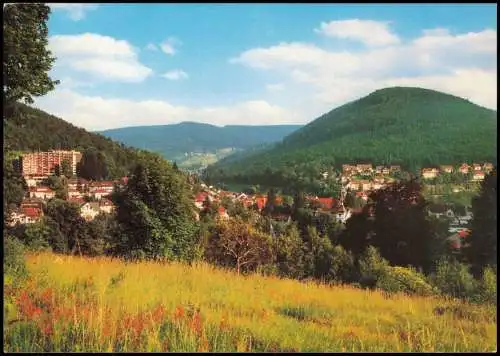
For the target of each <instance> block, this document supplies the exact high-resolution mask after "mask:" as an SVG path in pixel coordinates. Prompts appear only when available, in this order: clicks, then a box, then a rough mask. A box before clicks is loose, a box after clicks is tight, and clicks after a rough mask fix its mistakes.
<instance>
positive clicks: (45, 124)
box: [3, 103, 138, 178]
mask: <svg viewBox="0 0 500 356" xmlns="http://www.w3.org/2000/svg"><path fill="white" fill-rule="evenodd" d="M3 128H4V151H37V150H40V151H47V150H50V149H68V150H69V149H75V150H78V151H84V150H85V149H88V148H91V147H94V148H95V149H97V150H98V151H100V152H102V153H103V154H104V156H105V157H106V163H107V168H108V171H109V174H110V178H118V177H123V176H124V175H125V174H127V172H128V169H129V168H130V167H131V166H132V165H133V164H134V163H135V161H136V157H137V152H138V150H136V149H133V148H130V147H126V146H125V145H123V144H119V143H117V142H114V141H112V140H111V139H109V138H106V137H104V136H102V135H99V134H95V133H91V132H88V131H86V130H84V129H82V128H78V127H76V126H74V125H71V124H70V123H68V122H66V121H64V120H62V119H60V118H58V117H55V116H53V115H50V114H48V113H46V112H44V111H42V110H38V109H35V108H32V107H30V106H27V105H24V104H21V103H16V104H15V109H14V110H9V112H7V113H6V114H5V117H4V122H3Z"/></svg>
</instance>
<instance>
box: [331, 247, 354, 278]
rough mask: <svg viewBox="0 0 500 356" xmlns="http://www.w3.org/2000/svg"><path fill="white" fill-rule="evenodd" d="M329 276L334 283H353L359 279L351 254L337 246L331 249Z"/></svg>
mask: <svg viewBox="0 0 500 356" xmlns="http://www.w3.org/2000/svg"><path fill="white" fill-rule="evenodd" d="M330 274H331V275H332V276H333V281H335V282H347V283H348V282H353V281H357V280H358V279H359V276H357V271H356V268H355V266H354V257H353V256H352V253H351V252H349V251H346V250H345V249H344V248H343V247H342V246H340V245H337V246H334V247H333V249H332V257H331V267H330Z"/></svg>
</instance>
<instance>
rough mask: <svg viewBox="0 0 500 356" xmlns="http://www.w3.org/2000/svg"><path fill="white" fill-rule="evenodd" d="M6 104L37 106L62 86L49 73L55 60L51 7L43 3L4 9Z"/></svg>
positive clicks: (4, 92) (6, 6) (7, 6)
mask: <svg viewBox="0 0 500 356" xmlns="http://www.w3.org/2000/svg"><path fill="white" fill-rule="evenodd" d="M3 13H4V14H3V18H4V23H3V50H2V52H3V94H4V104H11V103H13V102H15V101H17V100H24V101H25V102H26V103H33V96H41V95H45V94H46V93H48V92H49V91H51V90H53V89H54V87H55V85H56V84H58V83H59V81H57V80H52V79H51V78H50V77H49V75H48V72H49V71H50V69H51V68H52V64H53V63H54V61H55V57H53V56H52V53H51V52H50V50H49V49H48V48H47V45H48V38H47V37H48V28H47V21H48V19H49V15H50V7H49V6H47V5H46V4H40V3H33V4H32V3H19V4H8V5H4V8H3Z"/></svg>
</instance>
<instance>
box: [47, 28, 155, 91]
mask: <svg viewBox="0 0 500 356" xmlns="http://www.w3.org/2000/svg"><path fill="white" fill-rule="evenodd" d="M49 48H50V49H51V50H52V52H53V53H54V54H55V55H56V57H57V61H56V64H55V66H56V67H58V68H69V69H70V70H74V71H78V72H83V73H87V74H91V75H93V77H94V78H95V79H99V80H117V81H124V82H140V81H142V80H144V79H145V78H146V77H148V76H149V75H151V74H152V73H153V71H152V70H151V69H150V68H148V67H146V66H144V65H143V64H141V63H140V62H139V59H138V56H137V49H135V48H134V47H133V46H132V45H131V44H130V43H128V42H127V41H125V40H117V39H115V38H113V37H109V36H103V35H99V34H93V33H84V34H80V35H56V36H52V37H50V38H49Z"/></svg>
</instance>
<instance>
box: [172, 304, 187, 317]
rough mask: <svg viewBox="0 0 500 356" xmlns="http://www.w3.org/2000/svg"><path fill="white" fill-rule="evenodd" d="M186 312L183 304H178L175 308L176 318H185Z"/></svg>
mask: <svg viewBox="0 0 500 356" xmlns="http://www.w3.org/2000/svg"><path fill="white" fill-rule="evenodd" d="M184 313H185V312H184V307H183V306H182V305H178V306H177V307H176V308H175V313H174V319H175V320H178V319H182V318H184Z"/></svg>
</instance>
